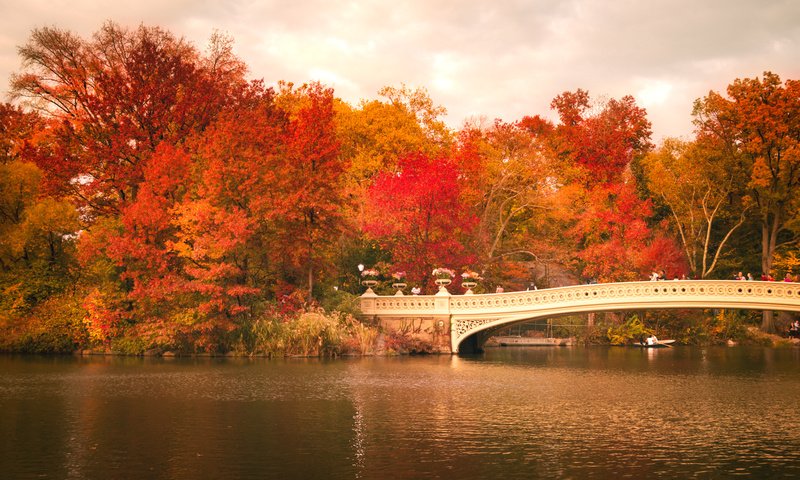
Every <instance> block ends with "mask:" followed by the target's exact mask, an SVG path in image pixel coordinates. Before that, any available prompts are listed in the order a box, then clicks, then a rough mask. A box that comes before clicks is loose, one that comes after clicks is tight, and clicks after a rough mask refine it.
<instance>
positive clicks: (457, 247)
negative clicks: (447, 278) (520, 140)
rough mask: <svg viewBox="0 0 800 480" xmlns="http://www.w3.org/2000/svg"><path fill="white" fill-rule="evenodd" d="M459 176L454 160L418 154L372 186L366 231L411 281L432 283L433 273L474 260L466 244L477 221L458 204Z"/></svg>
mask: <svg viewBox="0 0 800 480" xmlns="http://www.w3.org/2000/svg"><path fill="white" fill-rule="evenodd" d="M459 175H460V172H459V169H458V168H457V167H456V164H455V163H454V162H453V161H452V160H450V159H448V158H438V159H432V158H430V157H428V156H426V155H425V154H422V153H417V154H410V155H407V156H406V157H404V158H402V159H401V160H400V162H399V170H398V171H397V172H386V173H383V174H381V175H378V176H377V177H376V179H375V181H374V183H373V184H372V186H371V187H370V191H369V206H368V218H369V221H368V222H367V224H366V226H365V230H366V232H367V233H368V234H369V235H370V236H372V237H373V238H375V239H376V240H377V241H378V242H379V243H380V245H381V246H382V247H383V248H384V249H386V250H387V251H390V252H391V254H392V259H393V262H394V267H395V268H397V269H399V270H404V271H406V272H407V274H408V278H409V280H411V281H414V282H418V283H431V282H432V280H431V276H430V275H431V271H432V269H433V268H435V267H449V268H452V269H458V268H462V267H464V266H467V265H470V264H472V263H474V262H475V260H476V258H477V257H476V255H475V254H474V253H473V252H471V251H470V250H469V249H468V248H467V247H466V246H465V245H466V241H465V239H466V238H467V237H468V236H469V235H470V234H471V233H472V232H473V229H474V228H475V226H476V225H477V222H478V219H477V217H476V216H475V215H474V214H472V213H471V212H470V211H469V209H468V208H467V207H466V206H465V205H464V204H463V203H462V201H461V196H460V186H459Z"/></svg>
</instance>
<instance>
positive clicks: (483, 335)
mask: <svg viewBox="0 0 800 480" xmlns="http://www.w3.org/2000/svg"><path fill="white" fill-rule="evenodd" d="M360 303H361V312H362V316H363V317H365V318H367V319H371V320H373V321H375V322H376V323H378V324H379V325H381V326H383V327H384V329H385V330H388V331H391V330H394V331H398V332H401V333H403V334H410V335H413V336H415V337H417V338H420V339H424V340H427V341H430V342H431V343H432V344H433V345H434V348H435V349H436V350H437V351H439V352H442V353H458V352H459V351H467V350H473V349H475V350H478V349H480V348H481V346H482V345H483V343H484V342H485V341H486V339H488V338H489V337H490V336H491V334H492V333H493V332H495V331H496V330H498V329H499V328H502V327H506V326H509V325H512V324H515V323H522V322H525V321H530V320H536V319H541V318H550V317H556V316H561V315H570V314H579V313H590V312H607V311H623V310H658V309H704V308H726V309H745V310H777V311H795V312H800V284H799V283H788V282H787V283H784V282H761V281H736V280H672V281H669V280H668V281H661V282H625V283H605V284H603V283H601V284H592V285H575V286H569V287H558V288H548V289H542V290H532V291H525V292H508V293H493V294H481V295H451V294H450V293H449V292H448V291H447V290H446V289H445V288H443V287H442V288H441V289H440V290H439V293H437V294H436V295H412V296H406V295H395V296H378V295H376V294H375V293H374V292H372V290H371V289H368V290H367V293H365V294H364V295H362V296H361V297H360Z"/></svg>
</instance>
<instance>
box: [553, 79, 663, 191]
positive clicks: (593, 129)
mask: <svg viewBox="0 0 800 480" xmlns="http://www.w3.org/2000/svg"><path fill="white" fill-rule="evenodd" d="M550 106H551V108H553V109H555V110H556V111H557V112H558V115H559V119H560V123H559V124H558V125H557V126H556V128H555V131H554V135H553V141H554V149H555V151H556V152H557V155H558V156H559V158H561V159H562V161H564V162H565V166H566V167H567V168H568V169H570V171H571V173H570V174H571V175H579V176H580V178H582V179H583V181H584V182H585V183H586V184H587V185H593V184H597V183H608V182H614V181H619V178H620V175H622V173H623V171H624V170H625V169H626V168H627V167H628V165H629V164H630V162H631V161H632V160H633V159H634V158H635V157H636V156H638V155H642V154H644V153H646V152H647V151H649V150H650V149H651V148H652V144H651V143H650V134H651V130H650V122H649V121H648V120H647V112H646V111H645V110H644V109H643V108H641V107H638V106H637V105H636V101H635V100H634V99H633V97H631V96H625V97H622V98H621V99H620V100H616V99H613V98H612V99H610V100H608V101H606V102H604V103H601V104H598V105H592V103H591V102H590V99H589V94H588V92H586V91H585V90H580V89H578V90H576V91H575V92H564V93H562V94H560V95H558V96H557V97H556V98H555V99H553V101H552V103H551V104H550ZM573 166H579V167H581V168H582V169H583V172H582V174H579V173H578V172H575V171H572V168H573Z"/></svg>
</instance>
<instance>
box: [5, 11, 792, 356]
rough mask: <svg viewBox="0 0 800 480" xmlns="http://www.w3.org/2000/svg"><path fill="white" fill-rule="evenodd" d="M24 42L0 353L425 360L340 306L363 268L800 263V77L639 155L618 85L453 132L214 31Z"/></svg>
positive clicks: (556, 269) (425, 278)
mask: <svg viewBox="0 0 800 480" xmlns="http://www.w3.org/2000/svg"><path fill="white" fill-rule="evenodd" d="M19 53H20V57H21V60H22V67H21V69H20V71H19V72H18V73H17V74H16V75H14V77H13V78H12V79H11V88H12V97H11V98H10V100H11V101H12V102H13V103H6V104H2V105H0V349H2V350H5V351H26V352H65V351H75V350H98V351H112V352H119V353H130V354H144V353H148V352H150V353H153V352H156V353H165V352H173V353H178V354H180V353H204V354H225V353H236V354H242V355H251V354H257V355H342V354H351V353H354V354H370V353H376V352H386V351H389V352H409V351H419V352H424V351H426V350H428V349H429V348H430V346H428V345H423V344H418V342H417V341H416V340H413V339H408V338H404V337H402V336H399V337H398V336H397V335H393V336H387V335H385V333H386V332H382V331H380V329H378V328H376V327H374V326H371V325H368V324H363V323H360V322H359V321H358V320H356V317H355V316H354V314H357V311H356V306H355V305H356V302H355V301H354V296H355V295H358V294H360V293H361V292H362V291H363V289H362V286H361V285H360V281H361V277H360V273H359V270H358V269H357V266H358V265H362V266H364V265H366V266H367V267H368V270H371V269H373V268H375V269H377V272H378V274H379V276H380V278H377V279H376V280H377V281H378V282H379V283H378V285H377V286H376V289H378V291H379V292H381V293H390V292H392V288H391V287H390V284H391V283H392V277H391V276H392V274H397V273H398V272H402V274H403V275H402V276H401V277H397V276H396V277H395V279H396V278H402V279H403V283H405V284H407V286H408V289H411V288H412V287H416V288H419V289H420V290H421V291H422V293H429V294H430V293H433V292H435V290H434V289H435V288H436V286H435V285H434V278H433V277H432V276H431V274H430V272H431V271H432V270H433V269H434V268H437V267H442V268H451V269H454V270H456V271H458V272H462V271H471V272H472V271H474V272H477V273H478V274H479V276H480V282H478V285H477V286H476V287H475V288H473V290H474V291H475V292H476V293H481V292H486V291H491V292H493V291H495V288H496V287H497V286H502V287H503V288H505V290H506V291H511V290H514V289H525V288H528V287H530V285H531V284H532V283H533V284H535V285H536V286H537V287H538V288H545V287H548V286H559V285H566V284H574V283H581V282H586V281H598V282H612V281H630V280H643V279H646V278H647V277H648V276H649V274H650V272H652V271H662V270H663V271H665V272H666V275H667V276H668V277H669V278H677V277H681V276H684V275H685V276H687V277H688V278H731V277H732V276H733V275H734V274H735V273H737V272H739V271H742V272H752V273H754V274H755V277H756V278H761V276H762V274H763V275H764V276H767V275H772V276H774V277H775V278H778V279H783V278H784V277H785V276H787V275H788V278H789V279H794V278H795V276H796V275H797V274H798V273H800V260H798V258H800V255H799V254H798V239H800V236H798V234H799V233H800V221H798V219H799V218H800V217H799V216H798V214H799V212H800V195H797V194H796V189H797V186H798V182H800V155H798V152H799V151H800V111H799V110H800V101H798V100H800V81H797V80H786V81H782V80H781V79H780V78H778V76H777V75H774V74H772V73H769V72H765V73H764V74H763V75H762V76H761V77H756V78H744V79H735V80H733V81H732V83H731V84H730V85H729V87H728V89H727V91H726V92H725V93H718V92H714V91H711V92H709V94H708V95H707V96H706V97H703V98H700V99H698V100H697V102H696V103H695V105H694V111H693V118H694V121H695V125H696V127H697V129H696V135H695V137H694V138H692V139H680V140H679V139H667V140H665V141H663V142H662V143H661V144H660V145H654V144H653V142H652V140H651V130H650V122H649V120H648V119H647V112H646V111H645V110H644V109H643V108H641V107H639V106H638V105H637V104H636V101H635V100H634V98H633V97H631V96H625V97H622V98H610V99H606V100H602V101H600V100H597V99H593V98H591V97H590V95H589V93H588V92H586V91H584V90H581V89H578V90H575V91H565V92H563V93H561V94H559V95H557V96H556V97H555V98H554V99H553V100H552V103H551V107H552V109H553V110H554V112H555V113H556V114H557V117H558V120H556V121H551V120H548V119H547V118H546V113H547V112H531V113H530V115H528V116H524V117H522V118H520V119H516V120H500V119H497V120H494V121H487V120H484V119H471V120H468V121H467V122H465V123H464V124H463V126H461V127H460V128H459V129H457V130H453V129H451V128H449V127H448V126H447V125H446V124H445V123H444V121H443V117H444V115H445V113H446V112H445V111H444V109H443V108H442V107H440V106H437V105H436V104H435V103H434V101H433V100H432V99H431V98H430V97H429V96H428V94H427V93H426V91H425V90H424V89H422V88H418V89H414V88H409V87H406V86H402V85H401V86H394V87H385V88H383V89H382V90H381V91H380V92H378V95H379V96H378V98H377V99H365V100H363V101H361V102H360V103H358V104H357V105H351V104H349V103H347V102H345V101H343V100H342V99H340V98H338V97H336V95H335V92H334V91H333V89H331V88H329V87H327V86H325V85H322V84H319V83H311V84H306V85H295V84H292V83H289V82H285V81H279V79H266V81H264V80H250V79H248V78H247V66H246V65H245V64H244V63H243V62H242V61H241V60H240V59H238V58H237V57H236V56H235V55H234V54H233V49H232V39H229V38H226V37H224V36H222V35H214V36H213V38H212V39H211V41H210V42H209V46H208V48H207V49H206V50H203V51H201V50H199V49H198V48H196V47H195V46H194V45H191V44H189V43H187V42H186V41H185V40H183V39H180V38H177V37H175V36H174V35H172V34H171V33H170V32H168V31H165V30H163V29H160V28H157V27H147V26H141V27H139V28H136V29H126V28H123V27H121V26H119V25H116V24H113V23H108V24H106V25H103V26H102V27H101V28H100V29H99V30H98V32H97V33H96V34H95V35H94V36H93V37H91V38H82V37H80V36H78V35H76V34H74V33H72V32H68V31H64V30H60V29H58V28H56V27H46V28H41V29H37V30H34V31H33V32H32V34H31V37H30V39H29V41H28V42H27V43H26V44H25V45H22V46H21V47H20V49H19ZM273 83H274V85H275V86H273V87H270V86H267V85H268V84H273ZM454 287H455V288H458V287H457V286H454ZM454 287H451V288H454ZM407 291H408V290H407ZM638 318H640V320H641V322H642V326H641V327H637V326H636V325H634V324H631V323H626V320H625V319H624V318H617V319H616V320H615V321H616V322H617V323H616V324H613V325H610V327H609V328H611V329H612V330H613V331H614V333H613V335H608V336H607V337H608V339H606V340H605V341H609V339H610V338H611V337H612V336H613V338H622V337H625V336H626V335H629V334H631V332H632V331H633V330H634V329H636V328H644V329H656V330H661V329H668V330H667V331H669V332H670V333H671V334H672V335H673V336H675V337H676V338H677V339H679V340H680V341H682V342H684V343H704V342H710V343H715V342H718V341H721V340H722V339H725V340H727V339H744V338H745V337H746V335H747V333H746V332H748V331H749V330H748V327H749V326H753V325H757V326H759V327H760V329H761V330H763V331H765V332H774V331H776V330H781V329H782V328H783V327H784V325H783V323H784V320H781V319H780V318H778V319H776V318H774V316H773V314H772V312H765V313H764V314H763V315H762V316H760V317H758V318H756V317H754V316H752V315H751V314H733V313H730V312H723V313H719V312H707V313H706V314H702V313H701V314H692V315H685V316H684V315H681V316H670V315H666V316H658V317H655V316H652V315H648V316H646V317H638ZM630 321H631V320H630V319H629V320H628V322H630Z"/></svg>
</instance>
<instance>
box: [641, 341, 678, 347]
mask: <svg viewBox="0 0 800 480" xmlns="http://www.w3.org/2000/svg"><path fill="white" fill-rule="evenodd" d="M673 343H675V340H655V341H654V342H652V343H648V342H646V341H642V342H639V343H635V344H634V345H635V346H637V347H642V348H666V347H670V346H672V344H673Z"/></svg>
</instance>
